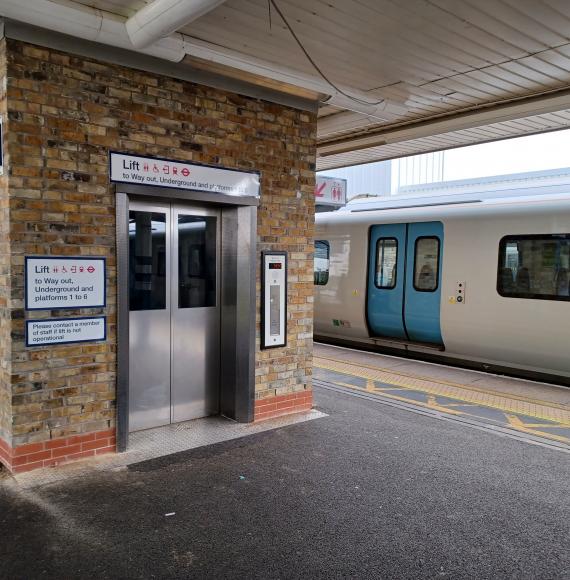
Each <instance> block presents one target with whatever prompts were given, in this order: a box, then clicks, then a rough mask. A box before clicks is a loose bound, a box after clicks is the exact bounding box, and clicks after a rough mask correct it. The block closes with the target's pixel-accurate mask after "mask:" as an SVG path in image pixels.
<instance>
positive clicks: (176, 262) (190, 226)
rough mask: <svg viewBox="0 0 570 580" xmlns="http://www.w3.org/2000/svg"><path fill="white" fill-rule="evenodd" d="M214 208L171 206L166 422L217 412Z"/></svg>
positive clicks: (216, 236) (217, 222)
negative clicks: (169, 364) (168, 408)
mask: <svg viewBox="0 0 570 580" xmlns="http://www.w3.org/2000/svg"><path fill="white" fill-rule="evenodd" d="M219 230H220V216H219V212H218V211H216V210H210V209H199V208H184V207H181V206H176V207H173V208H172V232H173V235H172V240H173V246H172V247H173V250H174V251H173V255H172V265H173V277H172V281H173V284H172V422H173V423H177V422H179V421H186V420H188V419H195V418H197V417H205V416H207V415H212V414H214V413H217V412H218V406H219V400H218V397H219V388H218V385H219V373H220V298H219V294H220V288H219V286H220V276H219V264H220V260H219V247H220V243H219V241H220V240H219Z"/></svg>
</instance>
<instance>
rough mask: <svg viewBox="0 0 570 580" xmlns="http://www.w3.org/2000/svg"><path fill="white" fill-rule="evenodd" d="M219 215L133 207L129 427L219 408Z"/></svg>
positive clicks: (190, 416) (158, 423) (135, 204)
mask: <svg viewBox="0 0 570 580" xmlns="http://www.w3.org/2000/svg"><path fill="white" fill-rule="evenodd" d="M219 248H220V216H219V212H217V211H215V210H206V209H202V208H194V207H186V206H180V205H172V206H171V205H169V204H167V205H162V204H147V203H138V202H131V203H130V205H129V302H130V307H129V309H130V313H129V326H130V328H129V334H130V339H129V430H130V431H137V430H140V429H148V428H151V427H158V426H161V425H167V424H169V423H174V422H179V421H185V420H188V419H194V418H197V417H204V416H206V415H211V414H215V413H217V412H218V409H219V368H220V272H219V268H220V257H219Z"/></svg>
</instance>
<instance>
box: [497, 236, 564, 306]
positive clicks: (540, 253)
mask: <svg viewBox="0 0 570 580" xmlns="http://www.w3.org/2000/svg"><path fill="white" fill-rule="evenodd" d="M569 273H570V234H545V235H524V236H506V237H504V238H503V239H502V240H501V242H500V244H499V270H498V273H497V291H498V292H499V294H500V295H501V296H506V297H509V298H534V299H537V300H570V287H569V277H570V276H569Z"/></svg>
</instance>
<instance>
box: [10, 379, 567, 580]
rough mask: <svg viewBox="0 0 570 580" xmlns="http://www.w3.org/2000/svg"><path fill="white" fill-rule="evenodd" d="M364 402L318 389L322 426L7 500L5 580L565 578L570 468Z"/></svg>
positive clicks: (350, 392)
mask: <svg viewBox="0 0 570 580" xmlns="http://www.w3.org/2000/svg"><path fill="white" fill-rule="evenodd" d="M362 395H363V393H362V392H360V391H356V390H354V389H348V388H345V389H343V390H342V391H341V392H334V391H332V390H330V389H325V388H320V387H318V386H317V387H316V388H315V400H316V404H317V409H319V410H320V411H321V412H323V413H324V414H325V415H326V416H324V417H321V418H319V419H316V420H312V421H304V422H301V423H297V424H294V425H289V426H283V427H281V428H278V429H271V430H266V431H264V432H262V433H257V434H252V435H250V436H247V437H240V438H238V439H233V440H231V441H225V442H220V443H217V444H215V445H206V446H204V447H200V448H197V449H192V450H188V451H183V452H180V453H177V454H174V455H167V456H164V457H161V458H157V459H152V460H150V461H144V462H141V463H137V464H132V465H129V466H128V467H126V468H124V469H123V470H121V471H98V472H93V473H90V474H87V475H85V476H84V477H82V478H73V479H70V480H68V481H58V482H54V483H51V484H49V485H44V486H41V487H36V488H34V489H22V488H21V487H19V486H17V485H15V486H14V485H6V486H2V485H0V537H1V538H2V541H1V542H0V577H1V578H10V579H12V578H14V579H20V578H22V579H24V578H25V579H28V578H45V579H54V580H55V579H57V580H59V579H61V578H65V579H67V578H73V579H74V580H75V579H79V580H80V579H83V578H85V579H89V580H91V579H93V578H97V579H98V580H105V579H109V580H110V579H113V580H114V579H116V578H121V579H135V578H136V579H138V578H140V579H145V580H146V579H149V578H160V579H179V578H192V579H212V580H214V579H215V580H218V579H236V580H244V579H246V578H247V579H248V580H250V579H254V580H257V579H259V580H273V579H275V580H277V579H281V580H283V579H287V580H291V579H293V580H295V579H303V580H304V579H306V578H311V579H313V578H315V579H323V580H324V579H327V580H329V579H339V580H340V579H343V580H346V579H349V578H355V579H359V580H361V579H371V580H377V579H379V578H381V579H383V580H391V579H394V580H396V579H397V580H406V579H410V580H412V579H413V580H417V579H424V578H425V579H428V578H429V579H434V578H441V579H446V578H447V579H453V580H463V579H465V580H472V579H473V578H476V579H477V580H486V579H489V580H491V579H495V580H496V579H498V578H500V579H503V578H512V579H522V578H525V579H526V578H529V579H530V578H541V579H542V578H548V579H550V580H554V579H559V580H566V579H567V578H568V571H569V569H570V552H569V550H568V537H569V536H570V500H569V496H568V481H570V454H569V453H567V452H563V451H561V450H560V449H557V448H554V447H545V446H540V445H534V444H529V443H527V442H525V441H523V440H515V439H513V438H510V437H505V436H503V434H501V433H498V432H491V431H482V430H479V429H472V428H467V427H465V426H464V425H462V424H461V423H459V422H454V421H449V420H446V419H444V415H443V414H441V415H440V416H439V418H438V417H433V416H425V415H422V414H419V413H415V414H414V413H410V412H409V411H406V410H403V409H400V408H396V407H391V406H389V405H386V404H384V403H382V402H379V400H378V399H377V398H374V396H371V398H362ZM364 396H365V397H369V394H367V393H364Z"/></svg>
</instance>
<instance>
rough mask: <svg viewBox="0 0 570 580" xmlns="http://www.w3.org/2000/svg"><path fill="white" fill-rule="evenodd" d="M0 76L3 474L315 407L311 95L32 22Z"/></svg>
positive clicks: (10, 44)
mask: <svg viewBox="0 0 570 580" xmlns="http://www.w3.org/2000/svg"><path fill="white" fill-rule="evenodd" d="M11 30H12V32H11ZM0 77H1V80H2V82H1V96H0V114H1V117H2V121H3V126H2V130H3V175H2V177H0V187H1V192H2V196H1V213H0V231H1V244H0V313H1V317H0V461H1V462H2V463H3V464H4V466H5V467H7V468H8V469H9V470H12V471H13V472H22V471H28V470H32V469H35V468H40V467H47V466H53V465H58V464H60V463H64V462H68V461H72V460H76V459H80V458H85V457H90V456H95V455H100V454H103V453H112V452H115V451H122V450H125V449H127V448H128V445H129V432H132V431H133V430H137V429H145V428H148V427H156V426H160V425H167V424H169V423H171V422H178V421H186V420H188V419H193V418H196V417H202V416H206V415H211V414H219V415H222V416H224V417H227V418H228V419H232V420H235V421H239V422H251V421H260V420H263V419H266V418H269V417H274V416H276V415H280V414H286V413H294V412H299V411H304V410H307V409H310V408H311V405H312V391H311V364H312V359H311V357H312V316H313V304H312V301H313V222H314V182H315V151H316V112H315V111H316V106H315V103H313V102H311V101H309V100H305V99H302V98H298V97H293V96H288V95H284V94H282V93H278V92H274V91H272V90H270V89H264V88H260V87H258V86H253V85H251V86H250V85H248V84H247V83H245V82H242V81H239V80H231V79H224V78H222V77H216V76H215V75H212V74H209V75H206V74H204V73H201V72H200V71H197V70H192V69H191V68H190V67H188V66H183V65H175V64H171V63H164V62H162V61H158V60H157V59H152V58H148V59H145V58H144V57H141V55H133V54H131V53H128V52H127V51H122V50H119V49H108V50H107V51H106V52H102V51H101V48H100V46H98V45H95V44H91V43H89V42H83V41H81V40H78V39H73V40H72V39H71V38H70V37H64V36H59V35H57V34H50V35H49V38H48V37H47V36H45V35H43V33H42V32H41V31H39V30H34V29H30V28H26V27H22V26H13V27H12V28H10V26H9V25H6V37H5V38H4V39H3V40H2V41H1V43H0ZM264 252H276V254H272V253H269V254H267V255H266V257H265V264H266V266H267V264H268V263H277V264H279V265H278V266H275V267H276V268H283V269H286V271H284V272H282V273H283V274H285V277H282V278H280V280H279V281H278V282H279V283H280V284H281V285H283V283H284V284H285V296H284V297H283V296H281V297H280V296H279V294H275V295H274V294H273V291H272V290H269V286H267V288H268V290H267V291H266V289H265V287H262V282H263V278H264V274H263V271H262V254H263V253H264ZM270 267H273V266H270ZM72 269H73V270H72ZM268 272H271V271H270V270H268V271H267V272H265V274H266V275H267V273H268ZM81 276H85V278H82V277H81ZM270 285H271V284H270ZM269 292H270V293H271V296H269ZM283 298H284V303H285V304H286V313H285V312H281V311H279V308H281V310H282V307H283ZM265 299H266V300H265ZM273 299H275V301H277V302H278V304H277V306H276V305H275V304H274V302H273V301H272V300H273ZM280 299H281V302H279V300H280ZM263 300H265V302H263ZM277 307H278V310H275V308H277ZM274 314H276V315H277V316H278V317H281V318H278V319H277V320H273V319H271V316H272V315H274ZM263 316H266V317H267V318H264V319H263V320H262V317H263ZM267 321H270V322H267ZM268 324H271V325H272V326H271V328H270V329H268V327H267V325H268ZM284 324H286V327H285V326H284ZM273 325H274V326H275V327H274V326H273ZM262 327H264V328H265V330H264V333H265V334H264V335H262ZM271 333H273V334H276V335H277V336H279V337H280V338H279V341H277V345H273V344H271V343H270V341H269V342H268V341H267V340H265V338H267V337H269V336H270V335H271ZM264 342H265V344H263V343H264ZM264 346H267V347H272V346H274V347H273V348H262V347H264Z"/></svg>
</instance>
